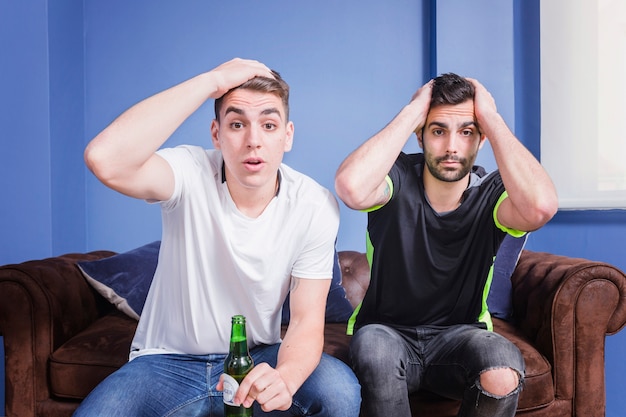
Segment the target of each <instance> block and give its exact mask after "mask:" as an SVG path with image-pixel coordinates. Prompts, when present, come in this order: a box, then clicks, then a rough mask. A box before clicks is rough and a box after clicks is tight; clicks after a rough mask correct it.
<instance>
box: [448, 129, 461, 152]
mask: <svg viewBox="0 0 626 417" xmlns="http://www.w3.org/2000/svg"><path fill="white" fill-rule="evenodd" d="M459 140H461V138H459V136H458V134H456V133H453V134H451V135H449V136H448V141H447V142H446V153H448V154H455V153H456V152H457V146H458V142H459Z"/></svg>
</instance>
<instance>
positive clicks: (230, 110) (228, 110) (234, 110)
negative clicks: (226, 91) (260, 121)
mask: <svg viewBox="0 0 626 417" xmlns="http://www.w3.org/2000/svg"><path fill="white" fill-rule="evenodd" d="M228 113H237V114H240V115H243V114H245V113H244V111H243V110H242V109H240V108H237V107H234V106H228V107H227V108H226V111H225V112H224V116H226V115H227V114H228Z"/></svg>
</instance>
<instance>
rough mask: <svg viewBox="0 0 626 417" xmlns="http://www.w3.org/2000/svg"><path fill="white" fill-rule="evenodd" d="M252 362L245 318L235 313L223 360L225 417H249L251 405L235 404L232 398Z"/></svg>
mask: <svg viewBox="0 0 626 417" xmlns="http://www.w3.org/2000/svg"><path fill="white" fill-rule="evenodd" d="M253 366H254V362H253V361H252V357H251V356H250V352H249V351H248V340H247V337H246V318H245V317H244V316H242V315H236V316H233V318H232V327H231V331H230V350H229V352H228V356H226V360H225V361H224V373H225V375H224V391H223V394H224V415H225V416H226V417H251V416H252V407H250V408H245V407H244V406H243V405H239V406H236V405H234V404H233V399H234V396H235V393H236V392H237V389H238V388H239V383H240V382H241V381H242V380H243V378H244V377H245V376H246V375H247V374H248V372H250V370H251V369H252V367H253Z"/></svg>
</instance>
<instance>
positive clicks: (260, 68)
mask: <svg viewBox="0 0 626 417" xmlns="http://www.w3.org/2000/svg"><path fill="white" fill-rule="evenodd" d="M209 72H210V73H211V75H212V76H213V77H214V80H215V93H214V94H212V95H211V98H214V99H216V98H220V97H222V96H223V95H224V94H226V93H227V92H228V91H229V90H230V89H232V88H235V87H238V86H240V85H241V84H243V83H245V82H246V81H248V80H250V79H252V78H254V77H268V78H274V75H273V74H272V71H271V70H270V69H269V68H268V67H267V66H265V65H264V64H262V63H261V62H259V61H255V60H251V59H241V58H234V59H232V60H230V61H228V62H225V63H223V64H221V65H219V66H217V67H215V68H214V69H212V70H211V71H209Z"/></svg>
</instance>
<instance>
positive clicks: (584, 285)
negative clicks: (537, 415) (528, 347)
mask: <svg viewBox="0 0 626 417" xmlns="http://www.w3.org/2000/svg"><path fill="white" fill-rule="evenodd" d="M511 282H512V285H513V309H514V315H515V319H516V320H517V322H518V324H519V327H520V328H521V330H522V331H523V332H524V333H525V335H526V336H527V337H528V338H529V339H530V340H531V341H532V342H533V344H534V345H535V346H536V347H537V349H538V350H539V351H540V352H541V353H542V354H543V355H544V356H545V357H546V358H547V359H548V360H549V361H550V363H551V364H552V368H553V378H554V384H555V386H554V389H555V395H556V397H557V399H571V400H572V404H573V407H574V410H575V411H576V415H584V416H603V415H604V410H605V405H606V404H605V401H606V400H605V382H604V366H605V365H604V341H605V336H606V335H610V334H614V333H616V332H618V331H619V330H621V329H622V328H623V327H624V325H625V324H626V276H625V275H624V273H623V272H622V271H620V270H619V269H617V268H615V267H613V266H611V265H609V264H606V263H602V262H594V261H589V260H586V259H580V258H571V257H566V256H559V255H554V254H549V253H540V252H531V251H528V250H524V251H523V253H522V255H521V257H520V260H519V263H518V265H517V268H516V269H515V271H514V273H513V276H512V277H511Z"/></svg>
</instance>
